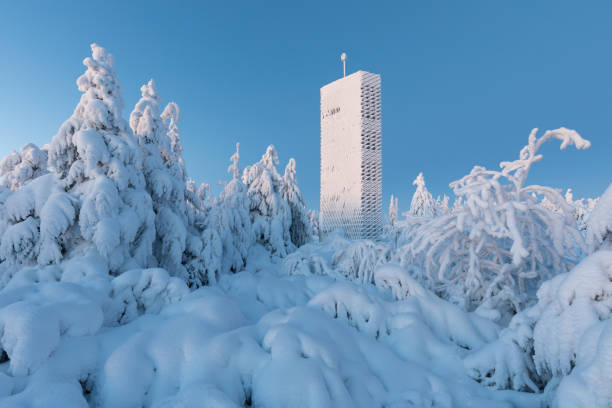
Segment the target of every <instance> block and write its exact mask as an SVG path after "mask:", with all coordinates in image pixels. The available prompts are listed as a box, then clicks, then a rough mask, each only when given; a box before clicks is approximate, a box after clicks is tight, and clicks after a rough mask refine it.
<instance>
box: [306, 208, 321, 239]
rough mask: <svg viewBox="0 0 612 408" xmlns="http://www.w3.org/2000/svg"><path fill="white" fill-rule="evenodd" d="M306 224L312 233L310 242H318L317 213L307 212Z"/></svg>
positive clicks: (313, 211) (314, 211)
mask: <svg viewBox="0 0 612 408" xmlns="http://www.w3.org/2000/svg"><path fill="white" fill-rule="evenodd" d="M308 223H309V224H310V229H311V231H312V238H311V241H315V242H318V241H319V239H320V237H319V213H318V212H317V211H316V210H308Z"/></svg>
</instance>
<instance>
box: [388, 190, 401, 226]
mask: <svg viewBox="0 0 612 408" xmlns="http://www.w3.org/2000/svg"><path fill="white" fill-rule="evenodd" d="M397 209H398V200H397V197H394V196H393V194H391V202H390V203H389V218H388V221H387V223H388V224H389V227H390V228H395V227H396V224H397Z"/></svg>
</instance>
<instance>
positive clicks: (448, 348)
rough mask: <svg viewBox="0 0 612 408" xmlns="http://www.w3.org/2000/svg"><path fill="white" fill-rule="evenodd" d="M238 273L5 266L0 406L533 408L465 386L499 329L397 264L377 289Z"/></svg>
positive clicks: (536, 398)
mask: <svg viewBox="0 0 612 408" xmlns="http://www.w3.org/2000/svg"><path fill="white" fill-rule="evenodd" d="M264 253H265V252H263V251H261V252H257V251H252V253H251V256H252V257H258V256H259V255H261V254H264ZM323 256H325V255H323ZM266 258H267V259H266ZM250 264H252V265H255V264H257V265H259V270H258V271H256V270H252V269H251V268H247V270H246V271H243V272H240V273H237V274H230V275H223V276H222V279H221V281H220V282H219V285H218V286H216V287H203V288H200V289H197V290H195V291H189V290H188V288H187V287H186V285H185V284H184V283H183V281H182V280H181V279H178V278H173V277H169V275H168V273H167V272H166V271H165V270H163V269H159V268H155V269H134V270H131V271H127V272H125V273H123V274H121V275H119V276H118V277H112V276H110V275H108V273H107V268H108V265H106V264H105V262H104V259H103V258H102V257H100V256H99V255H90V256H89V258H84V259H82V260H81V261H74V260H73V261H72V262H64V263H62V264H60V265H59V266H44V267H43V266H37V267H27V268H23V269H21V270H19V271H17V272H16V273H14V274H13V277H12V279H11V280H10V281H9V282H7V284H6V285H5V287H4V289H3V290H2V292H0V334H1V337H0V342H1V345H2V349H3V350H4V351H5V352H6V354H7V356H8V360H7V361H5V362H4V363H2V364H0V393H1V394H0V395H1V397H0V407H59V406H62V407H73V406H74V407H81V406H82V407H86V406H98V407H134V406H146V407H177V406H180V407H201V406H206V407H240V406H249V405H250V406H256V407H377V406H380V407H382V406H385V407H406V406H408V407H410V406H415V407H422V406H431V407H433V406H441V407H474V406H476V407H479V406H480V407H498V406H499V407H510V406H527V407H528V406H534V407H536V406H539V403H540V399H541V395H539V394H525V393H519V392H515V391H494V390H492V389H487V388H484V387H482V386H480V385H479V384H477V383H476V382H474V381H473V380H472V379H471V378H469V377H468V375H467V374H466V372H465V369H464V367H463V362H462V359H463V358H464V357H465V356H466V355H467V354H468V353H469V350H473V349H479V348H482V347H483V346H485V345H486V344H487V343H489V342H491V341H493V340H495V339H496V338H497V335H498V332H499V330H500V328H499V327H498V326H497V325H496V324H495V323H492V322H491V321H489V320H487V319H484V318H481V317H479V316H477V315H475V314H473V313H466V312H464V311H462V310H460V309H459V308H458V307H457V306H455V305H452V304H450V303H448V302H446V301H443V300H441V299H439V298H438V297H436V296H435V295H433V294H432V293H430V292H428V291H427V290H426V289H425V288H423V287H422V286H420V285H419V284H418V283H417V282H416V281H414V280H412V278H410V277H409V276H408V274H407V273H406V272H405V271H404V270H403V269H401V268H400V267H399V266H396V265H392V264H389V265H385V266H382V267H380V268H378V269H377V270H376V271H375V273H374V279H375V280H376V282H377V284H378V285H379V287H376V286H374V285H372V284H359V283H354V282H351V281H348V280H345V279H344V278H343V277H341V276H338V277H336V278H334V277H331V276H322V275H316V274H308V275H292V274H287V273H286V272H283V268H282V267H281V265H280V264H278V263H273V262H272V261H270V260H269V257H268V256H267V255H266V256H265V258H260V259H253V262H251V263H250ZM78 272H82V273H80V274H79V273H78ZM398 282H401V284H402V287H403V288H405V290H403V291H400V292H398V291H396V290H393V291H391V290H389V288H393V287H396V286H397V283H398Z"/></svg>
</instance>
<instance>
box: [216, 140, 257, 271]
mask: <svg viewBox="0 0 612 408" xmlns="http://www.w3.org/2000/svg"><path fill="white" fill-rule="evenodd" d="M230 161H231V163H232V164H231V165H230V166H229V167H228V169H227V171H228V173H230V174H231V175H232V179H231V180H230V181H229V182H228V183H227V184H226V185H225V188H224V189H223V191H222V192H221V195H220V197H219V204H220V206H221V207H222V208H223V213H222V218H223V220H222V225H223V226H224V234H222V242H223V264H222V270H223V272H238V271H240V270H242V268H244V266H245V265H246V261H247V255H248V252H249V248H250V247H251V245H252V243H253V236H252V231H251V220H250V218H249V210H250V203H249V197H248V196H247V189H246V186H245V185H244V184H243V183H242V180H240V143H236V152H235V153H234V154H233V155H232V156H231V157H230Z"/></svg>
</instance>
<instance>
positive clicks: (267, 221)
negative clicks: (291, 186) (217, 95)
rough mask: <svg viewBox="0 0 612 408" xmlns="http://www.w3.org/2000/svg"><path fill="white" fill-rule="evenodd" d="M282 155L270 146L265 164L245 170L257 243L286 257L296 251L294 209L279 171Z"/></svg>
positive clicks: (244, 174) (243, 175) (244, 179)
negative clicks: (280, 156) (286, 194)
mask: <svg viewBox="0 0 612 408" xmlns="http://www.w3.org/2000/svg"><path fill="white" fill-rule="evenodd" d="M276 164H278V154H277V153H276V149H274V146H272V145H270V146H268V148H267V149H266V153H265V154H264V155H263V156H262V157H261V160H260V161H259V162H257V163H255V164H253V165H251V166H248V167H246V168H245V169H244V172H243V174H242V182H243V183H244V184H245V185H246V186H247V195H248V197H249V202H250V216H251V222H252V224H253V234H254V237H255V240H256V241H257V242H259V243H260V244H261V245H263V246H264V247H265V248H266V249H268V250H269V251H270V253H271V254H272V255H276V256H279V257H284V256H285V255H287V254H288V253H289V252H291V251H293V249H294V248H295V246H294V244H293V242H291V233H290V228H291V208H290V207H289V204H288V203H287V201H285V200H283V197H282V195H281V194H282V185H283V179H282V177H281V176H280V175H279V174H278V172H277V170H276V166H275V165H276Z"/></svg>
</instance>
